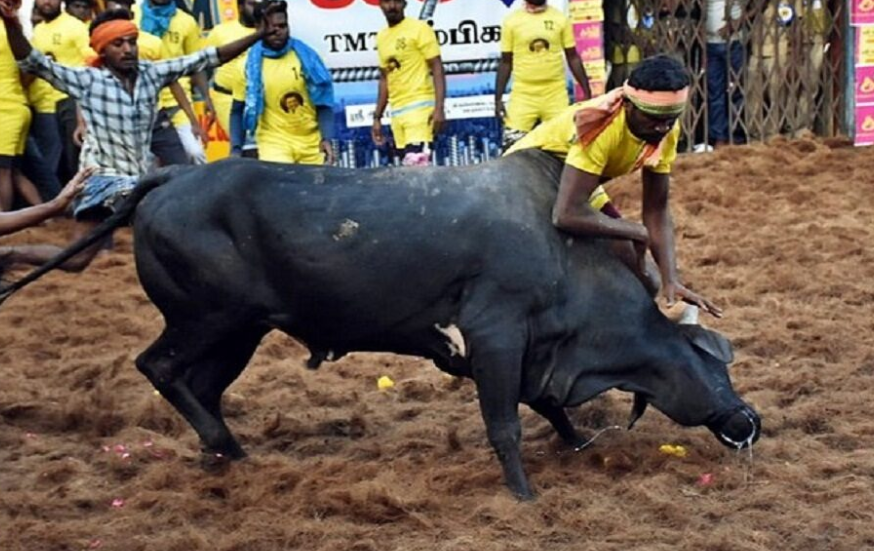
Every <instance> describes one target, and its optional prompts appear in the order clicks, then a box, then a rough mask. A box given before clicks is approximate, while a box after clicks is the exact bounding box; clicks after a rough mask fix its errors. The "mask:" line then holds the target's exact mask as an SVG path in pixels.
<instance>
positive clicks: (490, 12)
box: [288, 0, 566, 69]
mask: <svg viewBox="0 0 874 551" xmlns="http://www.w3.org/2000/svg"><path fill="white" fill-rule="evenodd" d="M521 4H522V2H521V0H516V2H514V3H513V5H512V6H509V7H508V6H507V5H506V3H505V2H504V1H503V0H440V1H439V2H438V1H437V0H409V1H408V3H407V9H406V15H407V17H413V18H417V19H426V20H428V21H430V22H432V26H433V27H434V31H435V32H436V33H437V41H438V42H439V43H440V54H441V57H442V58H443V62H444V63H452V62H457V61H466V60H477V59H497V58H499V57H500V42H501V23H502V22H503V20H504V18H505V17H506V16H507V14H509V13H510V12H511V11H513V10H516V9H519V6H520V5H521ZM549 4H550V5H551V6H553V7H554V8H557V9H559V10H562V11H563V10H564V9H565V5H566V2H565V0H552V1H550V3H549ZM288 13H289V15H290V24H291V33H292V35H293V36H295V37H296V38H299V39H301V40H303V41H304V42H306V43H307V44H309V45H310V46H312V47H313V48H314V49H315V50H316V51H317V52H319V54H320V55H321V56H322V59H324V60H325V63H326V64H327V65H328V67H330V68H332V69H352V68H361V67H375V66H376V65H377V54H376V33H377V32H379V31H380V30H381V29H383V28H384V27H385V26H386V21H385V16H384V15H383V14H382V10H380V9H379V0H290V1H289V7H288ZM429 14H430V17H428V15H429ZM422 15H425V16H426V17H422Z"/></svg>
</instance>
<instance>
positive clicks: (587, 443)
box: [574, 425, 623, 452]
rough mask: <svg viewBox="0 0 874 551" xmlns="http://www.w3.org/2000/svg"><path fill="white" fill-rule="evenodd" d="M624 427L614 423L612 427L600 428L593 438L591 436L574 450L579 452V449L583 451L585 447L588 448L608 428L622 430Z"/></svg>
mask: <svg viewBox="0 0 874 551" xmlns="http://www.w3.org/2000/svg"><path fill="white" fill-rule="evenodd" d="M622 428H623V427H620V426H619V425H613V426H610V427H604V428H603V429H601V430H599V431H598V432H596V433H595V434H594V436H592V437H591V438H589V439H588V440H586V441H585V442H583V443H582V444H580V445H579V446H577V447H576V448H574V451H575V452H579V451H583V450H584V449H586V448H588V447H589V446H591V445H592V442H594V441H595V440H597V439H598V437H599V436H601V435H602V434H604V433H605V432H607V431H608V430H622Z"/></svg>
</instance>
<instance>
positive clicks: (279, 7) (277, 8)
mask: <svg viewBox="0 0 874 551" xmlns="http://www.w3.org/2000/svg"><path fill="white" fill-rule="evenodd" d="M274 13H284V14H286V15H288V3H287V2H286V1H285V0H267V1H266V2H260V3H259V4H258V5H257V6H255V20H256V21H258V20H260V19H261V18H263V17H267V16H268V15H273V14H274Z"/></svg>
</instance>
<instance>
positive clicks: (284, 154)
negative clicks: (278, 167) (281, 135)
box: [258, 140, 298, 165]
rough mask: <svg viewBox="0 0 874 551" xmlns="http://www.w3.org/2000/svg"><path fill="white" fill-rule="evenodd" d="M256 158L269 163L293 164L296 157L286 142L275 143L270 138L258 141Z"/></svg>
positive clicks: (296, 160)
mask: <svg viewBox="0 0 874 551" xmlns="http://www.w3.org/2000/svg"><path fill="white" fill-rule="evenodd" d="M258 160H259V161H267V162H269V163H285V164H289V165H290V164H295V163H297V162H298V159H297V158H296V157H295V155H294V151H292V148H291V147H290V146H289V145H288V144H286V143H277V142H274V141H270V140H262V141H260V142H258Z"/></svg>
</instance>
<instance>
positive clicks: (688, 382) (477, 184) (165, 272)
mask: <svg viewBox="0 0 874 551" xmlns="http://www.w3.org/2000/svg"><path fill="white" fill-rule="evenodd" d="M560 170H561V164H560V163H559V162H557V161H556V160H555V159H553V158H552V157H550V156H549V155H547V154H544V153H540V152H535V151H529V152H522V153H518V154H515V155H512V156H509V157H506V158H504V159H501V160H499V161H496V162H492V163H488V164H484V165H479V166H476V167H465V168H431V169H421V168H411V169H403V168H402V169H377V170H342V169H335V168H324V167H305V166H283V165H275V164H267V163H258V162H254V161H248V160H230V161H224V162H220V163H216V164H212V165H207V166H205V167H199V168H192V169H183V170H180V171H176V172H165V173H163V174H159V175H157V176H153V177H149V178H146V179H145V180H144V181H143V182H142V183H141V184H140V186H139V187H138V188H137V190H136V191H135V192H134V193H133V194H132V196H131V197H130V198H129V199H128V200H127V201H126V202H125V203H124V204H123V205H122V208H121V210H120V211H119V212H118V213H117V214H116V215H114V216H113V217H111V218H110V219H108V220H107V221H106V222H105V223H104V224H103V225H101V226H100V227H98V228H97V229H96V230H95V232H94V233H93V234H92V235H91V236H90V238H88V237H86V238H85V239H83V240H82V242H80V243H78V244H74V245H73V246H71V247H70V248H69V249H68V250H67V251H65V253H64V254H62V255H59V257H58V258H56V259H54V260H53V261H52V262H51V263H49V264H46V265H45V266H43V267H40V268H39V269H37V270H35V271H34V272H32V273H31V274H29V275H28V276H26V277H25V278H23V279H22V280H21V281H19V282H17V283H16V284H14V285H12V286H11V287H10V288H8V289H7V290H6V292H5V294H4V295H3V296H4V297H5V296H8V295H9V294H11V293H12V292H14V291H15V290H16V289H18V288H20V287H22V286H23V285H25V284H27V283H28V282H30V281H32V280H34V279H36V277H39V275H41V274H42V273H45V272H46V271H48V270H50V269H51V268H52V267H54V266H57V265H58V264H59V263H61V262H63V260H64V259H65V258H69V257H70V256H72V255H73V254H75V252H76V251H78V250H81V248H83V247H84V246H86V245H87V244H89V243H93V242H95V241H96V240H98V239H100V238H101V236H103V235H106V233H108V231H111V229H112V228H114V227H116V226H118V225H120V224H122V223H124V222H125V221H126V220H127V219H129V217H130V216H131V215H132V214H133V212H134V210H135V211H136V215H135V216H134V243H135V244H134V253H135V255H136V266H137V271H138V273H139V277H140V281H141V282H142V285H143V287H144V289H145V291H146V292H147V293H148V295H149V297H150V298H151V299H152V301H153V302H154V303H155V305H156V306H157V307H158V308H159V309H160V310H161V312H162V313H163V314H164V318H165V321H166V328H165V329H164V331H163V333H162V334H161V336H160V337H159V338H158V340H157V341H155V342H154V344H152V345H151V346H150V347H149V348H148V349H147V350H146V351H145V352H143V353H142V354H141V355H140V356H139V358H137V362H136V363H137V367H138V368H139V370H140V371H141V372H142V373H143V374H145V375H146V377H148V378H149V380H150V381H151V382H152V384H153V385H154V386H155V388H157V389H158V390H159V391H160V392H161V394H162V395H163V396H164V397H165V398H166V399H167V400H168V401H169V402H170V403H171V404H173V406H174V407H175V408H176V409H177V410H178V411H179V412H180V413H181V414H182V415H183V416H184V417H185V419H187V420H188V422H189V423H190V424H191V425H192V427H194V429H195V430H196V431H197V433H198V435H199V436H200V438H201V440H202V443H203V445H204V447H205V449H206V450H207V451H209V452H213V453H221V454H224V455H227V456H230V457H234V458H238V457H242V456H243V455H244V452H243V450H242V449H241V448H240V446H239V444H238V443H237V441H236V440H235V439H234V437H233V436H232V435H231V432H230V431H229V430H228V427H227V426H226V424H225V421H224V419H223V417H222V409H221V396H222V394H223V392H224V390H225V389H226V388H227V387H228V386H229V385H230V384H231V383H232V382H233V381H234V380H235V379H236V378H237V377H238V376H239V375H240V373H241V372H242V371H243V369H244V368H245V367H246V364H247V363H248V362H249V360H250V358H251V357H252V354H253V353H254V352H255V349H256V347H257V346H258V343H259V342H260V341H261V339H262V338H263V337H264V335H265V334H266V333H268V332H269V331H271V330H273V329H279V330H281V331H284V332H285V333H287V334H289V335H291V336H293V337H294V338H296V339H298V340H299V341H301V342H303V343H304V344H306V346H307V347H309V349H310V351H311V353H312V358H311V359H310V361H309V365H310V367H318V365H319V363H321V361H322V360H324V359H335V358H338V357H340V356H342V355H343V354H345V353H347V352H351V351H383V352H394V353H398V354H408V355H414V356H422V357H426V358H430V359H432V360H433V361H434V362H435V363H436V364H437V366H438V367H440V368H441V369H442V370H444V371H447V372H449V373H451V374H454V375H462V376H466V377H471V378H473V380H474V381H475V382H476V386H477V390H478V393H479V402H480V408H481V411H482V415H483V419H484V421H485V425H486V430H487V434H488V439H489V442H490V443H491V444H492V446H493V447H494V449H495V451H496V452H497V455H498V458H499V460H500V462H501V466H502V467H503V470H504V477H505V480H506V483H507V485H508V486H509V487H510V489H511V490H512V491H513V492H515V493H516V494H517V495H519V496H522V497H528V496H530V495H531V490H530V487H529V485H528V481H527V478H526V476H525V473H524V471H523V468H522V460H521V455H520V440H521V428H520V423H519V414H518V405H519V403H520V402H521V403H525V404H528V405H529V406H530V407H531V408H532V409H533V410H534V411H536V412H537V413H539V414H540V415H542V416H543V417H545V418H546V419H547V420H549V422H550V423H551V424H552V426H553V427H554V428H555V430H556V431H557V432H558V434H559V435H560V436H561V437H562V438H563V439H564V440H565V441H567V442H568V443H570V444H572V445H579V444H581V443H582V442H583V439H582V438H581V437H580V436H579V435H578V433H577V432H576V431H575V429H574V428H573V426H572V425H571V423H570V421H569V419H568V417H567V415H566V413H565V411H564V409H563V408H564V407H566V406H575V405H579V404H581V403H582V402H585V401H587V400H589V399H591V398H593V397H594V396H596V395H598V394H600V393H602V392H604V391H606V390H608V389H612V388H618V389H621V390H624V391H628V392H633V393H634V395H635V404H634V411H633V413H632V416H633V418H634V419H636V418H637V417H639V416H640V415H641V414H642V413H643V410H644V408H645V407H646V405H647V404H652V405H653V406H654V407H656V408H657V409H659V410H660V411H662V412H663V413H665V414H666V415H667V416H668V417H670V418H671V419H673V420H674V421H676V422H678V423H680V424H682V425H686V426H697V425H705V426H707V427H708V428H709V429H710V430H711V431H712V432H713V433H714V434H715V435H716V436H717V438H718V439H719V440H720V441H721V442H722V443H723V444H726V445H728V446H731V447H736V448H741V447H743V446H747V445H751V444H752V443H753V442H754V441H755V440H756V439H757V438H758V436H759V433H760V421H759V418H758V416H757V415H756V413H755V412H754V411H753V410H752V409H751V408H750V407H749V406H747V405H746V404H745V403H744V402H743V401H741V400H740V398H738V396H737V394H736V393H735V391H734V390H733V388H732V385H731V382H730V380H729V377H728V373H727V369H726V364H727V363H728V362H730V361H731V354H732V353H731V347H730V345H729V344H728V341H727V340H725V339H724V338H723V337H722V336H721V335H718V334H717V333H715V332H712V331H708V330H706V329H703V328H701V327H698V326H678V325H676V324H674V323H673V322H671V321H669V320H668V319H666V318H665V317H664V316H663V315H662V314H661V313H660V311H659V310H658V308H657V307H656V304H655V303H654V302H653V300H652V298H651V297H650V296H649V295H648V293H647V291H646V290H645V288H644V287H643V285H642V284H641V283H640V282H639V281H638V279H637V278H636V277H635V275H633V274H632V273H631V271H630V270H628V269H627V268H626V267H625V266H624V265H623V264H622V263H621V261H619V260H618V259H617V258H616V257H614V256H613V255H612V254H611V253H610V247H609V246H608V245H607V244H606V243H604V242H600V241H599V240H585V239H578V240H574V239H571V238H570V237H569V236H567V235H564V234H562V233H560V232H559V231H557V230H556V229H555V228H554V227H553V226H552V225H551V223H550V209H551V206H552V203H553V200H554V198H555V193H556V189H555V182H557V181H558V177H559V173H560ZM164 182H168V183H166V184H164ZM138 203H139V205H138ZM632 422H633V421H632Z"/></svg>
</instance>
